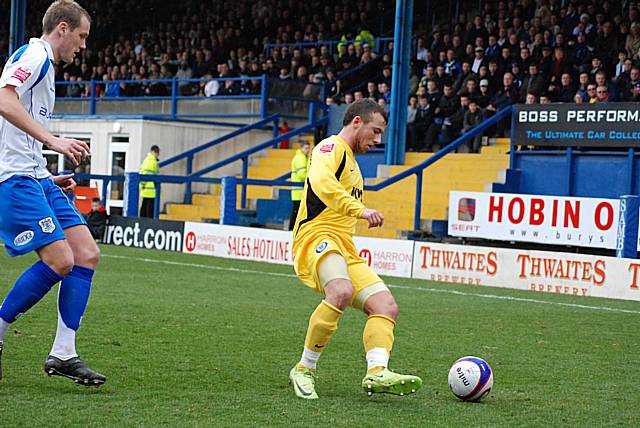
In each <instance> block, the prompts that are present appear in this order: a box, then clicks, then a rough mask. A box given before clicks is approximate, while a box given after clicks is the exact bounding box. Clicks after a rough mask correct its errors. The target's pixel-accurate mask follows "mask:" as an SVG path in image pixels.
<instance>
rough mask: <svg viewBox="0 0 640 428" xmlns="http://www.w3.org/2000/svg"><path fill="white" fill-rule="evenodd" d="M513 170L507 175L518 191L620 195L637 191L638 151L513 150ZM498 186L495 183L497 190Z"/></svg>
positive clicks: (639, 180) (639, 176)
mask: <svg viewBox="0 0 640 428" xmlns="http://www.w3.org/2000/svg"><path fill="white" fill-rule="evenodd" d="M512 156H514V158H513V166H514V170H516V171H518V172H519V173H518V174H510V175H508V177H507V180H508V182H507V186H503V187H506V188H509V189H517V193H525V194H538V195H557V196H583V197H599V198H619V197H620V196H622V195H630V194H631V195H637V194H638V191H639V190H640V153H638V152H635V151H630V152H580V151H575V150H574V151H571V150H564V151H556V152H552V151H540V152H538V151H535V150H534V151H531V152H526V151H523V152H515V153H512ZM500 188H501V186H500V185H496V186H494V190H496V191H497V190H499V189H500Z"/></svg>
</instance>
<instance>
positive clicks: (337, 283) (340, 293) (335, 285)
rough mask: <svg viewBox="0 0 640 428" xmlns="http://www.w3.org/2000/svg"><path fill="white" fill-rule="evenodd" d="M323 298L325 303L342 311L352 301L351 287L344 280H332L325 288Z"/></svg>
mask: <svg viewBox="0 0 640 428" xmlns="http://www.w3.org/2000/svg"><path fill="white" fill-rule="evenodd" d="M325 297H326V300H327V302H329V303H331V304H332V305H333V306H335V307H337V308H338V309H344V308H346V307H347V306H349V304H350V303H351V300H352V299H353V285H351V281H349V280H346V279H334V280H332V281H330V282H329V283H328V284H327V286H326V287H325Z"/></svg>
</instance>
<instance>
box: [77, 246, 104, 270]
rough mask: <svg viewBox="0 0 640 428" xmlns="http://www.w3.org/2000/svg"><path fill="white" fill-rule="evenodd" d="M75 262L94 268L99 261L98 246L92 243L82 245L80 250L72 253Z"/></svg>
mask: <svg viewBox="0 0 640 428" xmlns="http://www.w3.org/2000/svg"><path fill="white" fill-rule="evenodd" d="M74 257H75V264H77V265H80V266H83V267H86V268H89V269H95V268H96V266H97V265H98V263H99V262H100V248H99V247H98V246H97V245H96V244H95V243H94V244H93V245H87V246H86V247H82V250H81V251H78V252H76V254H74Z"/></svg>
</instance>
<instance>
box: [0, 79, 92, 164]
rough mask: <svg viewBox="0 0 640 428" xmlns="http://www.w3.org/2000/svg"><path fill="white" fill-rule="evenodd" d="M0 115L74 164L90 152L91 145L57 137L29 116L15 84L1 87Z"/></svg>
mask: <svg viewBox="0 0 640 428" xmlns="http://www.w3.org/2000/svg"><path fill="white" fill-rule="evenodd" d="M0 115H2V116H3V117H4V118H5V119H7V120H8V121H9V122H11V123H12V124H13V125H14V126H15V127H17V128H19V129H20V130H22V131H24V132H26V133H27V134H29V135H31V136H32V137H33V138H35V139H36V140H38V141H40V142H42V143H43V144H44V145H45V146H46V147H48V148H49V149H51V150H53V151H54V152H57V153H60V154H63V155H65V156H67V157H68V158H69V159H70V160H71V161H72V162H73V164H74V165H79V164H80V162H81V161H82V160H83V159H84V158H86V157H87V155H88V154H89V146H88V145H87V143H85V142H84V141H80V140H76V139H73V138H61V137H56V136H54V135H52V134H51V133H50V132H49V131H47V130H46V129H44V128H43V127H42V126H41V125H40V124H38V123H37V122H36V121H34V120H33V119H32V118H31V117H29V114H28V113H27V111H26V110H25V109H24V108H23V107H22V105H21V104H20V100H19V98H18V94H17V92H16V90H15V86H12V85H7V86H5V87H4V88H0Z"/></svg>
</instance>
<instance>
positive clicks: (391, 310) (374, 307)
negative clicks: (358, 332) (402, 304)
mask: <svg viewBox="0 0 640 428" xmlns="http://www.w3.org/2000/svg"><path fill="white" fill-rule="evenodd" d="M365 312H366V313H367V314H368V315H374V314H378V315H384V316H387V317H389V318H391V319H393V320H395V319H397V318H398V313H399V312H400V308H399V307H398V304H397V303H396V300H395V299H394V298H393V295H391V293H379V294H377V295H374V296H372V297H371V298H370V299H369V300H368V301H367V303H366V304H365Z"/></svg>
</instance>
